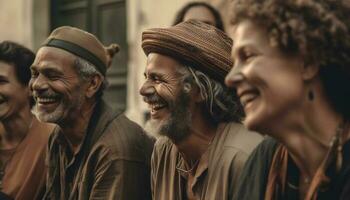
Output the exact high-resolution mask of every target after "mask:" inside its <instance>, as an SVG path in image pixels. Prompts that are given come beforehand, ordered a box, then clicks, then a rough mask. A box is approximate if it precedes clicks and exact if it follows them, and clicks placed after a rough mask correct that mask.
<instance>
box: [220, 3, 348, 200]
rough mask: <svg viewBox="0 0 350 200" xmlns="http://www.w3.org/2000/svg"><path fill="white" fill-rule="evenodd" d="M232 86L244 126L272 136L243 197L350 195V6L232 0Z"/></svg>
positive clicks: (251, 167)
mask: <svg viewBox="0 0 350 200" xmlns="http://www.w3.org/2000/svg"><path fill="white" fill-rule="evenodd" d="M233 7H234V8H233V9H234V10H233V19H232V22H233V25H235V30H234V33H233V39H234V41H235V42H234V46H233V49H232V56H233V59H234V67H233V69H232V70H231V72H230V73H229V74H228V75H227V77H226V84H227V86H229V87H234V88H235V89H236V91H237V94H238V96H239V97H240V101H241V103H242V104H243V106H244V110H245V113H246V119H245V121H244V123H245V125H246V126H247V127H248V128H249V129H251V130H254V131H258V132H261V133H265V134H267V135H269V136H271V137H270V138H267V139H266V140H265V141H264V142H263V143H262V144H261V145H260V146H258V147H257V149H256V150H255V152H254V153H253V154H252V155H251V157H250V158H249V160H248V161H247V163H246V166H245V170H244V172H243V174H242V176H241V183H240V184H239V188H238V190H237V193H236V196H235V197H236V199H239V200H260V199H266V200H272V199H273V200H279V199H283V200H288V199H306V200H311V199H312V200H314V199H332V200H333V199H350V194H349V189H350V188H349V187H350V142H349V138H350V130H349V127H350V105H349V104H350V5H349V3H348V1H347V0H337V1H334V0H283V1H282V0H265V1H261V0H234V6H233Z"/></svg>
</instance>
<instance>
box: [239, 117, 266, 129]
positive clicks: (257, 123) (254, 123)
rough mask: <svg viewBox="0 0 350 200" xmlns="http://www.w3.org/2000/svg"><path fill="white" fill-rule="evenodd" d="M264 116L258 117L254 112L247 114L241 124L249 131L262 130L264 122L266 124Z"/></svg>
mask: <svg viewBox="0 0 350 200" xmlns="http://www.w3.org/2000/svg"><path fill="white" fill-rule="evenodd" d="M263 119H265V118H264V117H259V115H257V113H254V114H253V115H247V116H246V118H245V119H244V121H243V124H244V126H245V127H247V128H248V129H249V130H251V131H256V132H260V131H262V130H264V128H263V127H264V124H265V125H266V122H265V123H264V121H265V120H263Z"/></svg>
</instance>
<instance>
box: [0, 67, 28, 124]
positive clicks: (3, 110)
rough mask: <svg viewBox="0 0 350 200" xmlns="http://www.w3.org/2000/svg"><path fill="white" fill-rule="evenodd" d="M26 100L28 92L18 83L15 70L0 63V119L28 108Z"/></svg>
mask: <svg viewBox="0 0 350 200" xmlns="http://www.w3.org/2000/svg"><path fill="white" fill-rule="evenodd" d="M28 100H29V90H28V89H27V87H26V86H25V85H22V84H21V83H20V82H19V81H18V79H17V77H16V72H15V68H14V67H13V66H11V65H10V64H8V63H5V62H1V61H0V102H1V103H0V119H1V120H4V119H6V118H9V117H11V116H12V115H14V114H16V113H17V112H18V111H20V110H21V109H23V108H24V107H26V106H29V105H28Z"/></svg>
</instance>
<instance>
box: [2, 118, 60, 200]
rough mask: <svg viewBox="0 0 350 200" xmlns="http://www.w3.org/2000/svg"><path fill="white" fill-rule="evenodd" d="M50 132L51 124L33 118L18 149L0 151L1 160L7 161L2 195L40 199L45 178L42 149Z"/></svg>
mask: <svg viewBox="0 0 350 200" xmlns="http://www.w3.org/2000/svg"><path fill="white" fill-rule="evenodd" d="M53 129H54V126H53V125H52V124H51V125H50V124H45V123H41V122H39V121H38V120H37V119H36V118H35V117H33V124H32V127H31V128H30V130H29V132H28V133H27V135H26V136H25V138H24V139H23V141H22V142H21V143H20V144H19V145H18V147H17V148H16V149H14V150H12V151H7V150H0V154H1V157H7V158H6V160H7V159H10V160H9V161H8V163H7V165H6V168H5V175H4V178H3V190H2V192H4V193H6V194H7V195H9V196H10V197H12V198H14V199H16V200H28V199H41V197H42V195H43V192H44V187H45V177H46V168H45V153H46V146H47V143H48V139H49V136H50V134H51V132H52V131H53ZM11 157H12V158H11Z"/></svg>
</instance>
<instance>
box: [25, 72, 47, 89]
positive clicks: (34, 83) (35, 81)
mask: <svg viewBox="0 0 350 200" xmlns="http://www.w3.org/2000/svg"><path fill="white" fill-rule="evenodd" d="M29 87H30V90H31V91H37V92H39V91H43V90H47V89H48V88H49V85H48V83H47V79H46V78H45V77H44V76H43V75H38V76H37V77H36V78H33V77H32V78H31V79H30V82H29Z"/></svg>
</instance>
